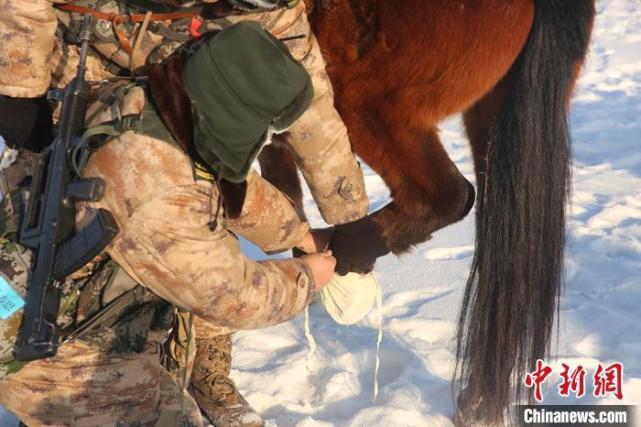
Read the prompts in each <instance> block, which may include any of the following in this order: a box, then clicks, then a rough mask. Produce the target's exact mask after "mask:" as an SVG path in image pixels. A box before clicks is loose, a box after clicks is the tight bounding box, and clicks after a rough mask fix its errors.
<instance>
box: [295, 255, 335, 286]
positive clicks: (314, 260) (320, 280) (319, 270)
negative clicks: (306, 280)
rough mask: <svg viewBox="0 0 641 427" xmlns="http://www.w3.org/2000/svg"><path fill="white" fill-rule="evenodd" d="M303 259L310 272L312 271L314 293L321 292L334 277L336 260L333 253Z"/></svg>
mask: <svg viewBox="0 0 641 427" xmlns="http://www.w3.org/2000/svg"><path fill="white" fill-rule="evenodd" d="M301 259H302V260H303V261H304V262H305V263H306V264H307V266H308V267H309V268H310V270H312V275H313V276H314V283H315V286H314V291H316V292H318V291H320V290H321V289H323V287H325V285H327V283H329V281H330V280H331V278H332V276H333V275H334V267H336V258H334V257H333V256H332V251H326V252H321V253H317V254H308V255H303V256H302V257H301Z"/></svg>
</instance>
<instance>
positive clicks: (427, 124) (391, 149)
mask: <svg viewBox="0 0 641 427" xmlns="http://www.w3.org/2000/svg"><path fill="white" fill-rule="evenodd" d="M533 15H534V9H533V5H532V3H531V1H529V0H520V1H510V2H505V1H497V0H479V1H464V2H456V1H450V0H439V1H431V2H428V3H426V2H425V1H422V0H410V1H401V2H390V1H385V0H380V1H378V0H369V1H333V2H327V4H326V6H325V7H324V8H323V9H321V11H320V12H318V13H314V14H312V24H313V27H314V30H315V33H316V34H317V35H318V38H319V42H320V44H321V47H322V49H323V54H324V56H325V57H326V59H327V61H328V72H329V74H330V77H331V79H332V83H333V84H334V88H335V93H336V98H335V99H336V107H337V109H338V110H339V112H340V114H341V117H343V120H344V121H345V123H346V124H347V129H348V132H349V135H350V139H351V141H352V146H353V148H354V151H355V152H356V153H357V154H358V155H359V156H360V157H361V158H362V159H363V160H364V161H365V162H366V163H367V164H369V165H370V166H371V167H372V168H373V169H374V170H375V171H376V172H378V173H379V174H380V175H381V177H382V178H383V180H384V181H385V182H386V183H387V185H388V186H389V188H390V191H391V195H392V198H393V203H392V204H391V205H389V206H388V207H386V208H385V209H383V210H382V211H380V212H379V213H377V214H376V218H377V222H378V223H379V224H380V225H381V226H382V229H383V230H384V233H385V234H386V240H387V241H388V242H389V243H390V244H391V245H392V249H393V250H394V252H396V253H400V252H403V251H405V250H407V249H408V248H409V247H410V246H411V245H413V244H417V243H421V242H424V241H425V240H426V239H427V238H428V237H429V236H430V235H431V233H432V232H434V231H435V230H437V229H439V228H442V227H444V226H446V225H449V224H451V223H452V222H455V221H457V220H459V219H461V218H462V217H463V216H465V214H466V213H467V211H469V209H470V208H471V201H472V200H473V189H472V187H470V186H469V185H468V183H467V181H466V180H465V178H463V176H462V175H461V174H460V172H459V171H458V169H457V168H456V166H455V165H454V164H453V163H452V162H451V160H450V159H449V156H448V155H447V153H446V152H445V150H444V149H443V147H442V145H441V142H440V140H439V137H438V131H437V127H436V125H437V123H438V122H440V121H441V120H443V119H444V118H446V117H447V116H450V115H452V114H454V113H457V112H461V111H465V110H467V109H468V108H469V107H470V106H471V105H472V104H474V103H475V102H476V101H477V100H479V99H480V98H481V97H483V96H484V95H486V94H487V93H488V92H489V91H490V90H491V89H492V88H494V87H495V86H496V84H497V82H498V81H499V80H500V79H501V78H502V77H503V76H504V75H505V74H506V72H507V71H508V69H509V68H510V66H511V65H512V64H513V63H514V61H515V59H516V58H517V56H518V55H519V52H520V51H521V49H522V47H523V45H524V44H525V41H526V40H527V37H528V34H529V30H530V27H531V23H532V19H533ZM480 17H484V19H480ZM347 28H349V29H350V31H349V33H348V34H345V35H343V34H344V33H345V31H346V30H345V29H347ZM352 28H355V29H356V31H352V30H351V29H352ZM485 139H486V138H485V136H483V137H482V138H481V139H480V141H471V142H472V144H473V145H481V146H482V145H484V142H485ZM479 150H483V148H482V147H479ZM408 165H412V167H411V168H408V167H407V166H408Z"/></svg>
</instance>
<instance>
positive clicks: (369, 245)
mask: <svg viewBox="0 0 641 427" xmlns="http://www.w3.org/2000/svg"><path fill="white" fill-rule="evenodd" d="M329 249H331V251H332V255H334V257H336V272H337V273H338V274H340V275H341V276H344V275H346V274H347V273H349V272H350V271H352V272H354V273H359V274H365V273H369V272H370V271H372V269H373V268H374V264H375V263H376V259H377V258H378V257H381V256H383V255H386V254H388V253H389V252H390V249H389V248H388V246H387V244H386V243H385V240H383V236H382V233H381V230H380V228H379V226H378V225H377V224H376V223H375V222H374V221H373V220H372V218H371V217H370V216H366V217H364V218H361V219H359V220H357V221H354V222H350V223H347V224H341V225H337V226H336V227H335V229H334V235H333V236H332V239H331V240H330V242H329Z"/></svg>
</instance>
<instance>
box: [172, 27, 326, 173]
mask: <svg viewBox="0 0 641 427" xmlns="http://www.w3.org/2000/svg"><path fill="white" fill-rule="evenodd" d="M182 76H183V82H184V84H185V89H186V92H187V95H188V96H189V98H190V100H191V104H192V108H193V112H194V127H195V131H194V145H195V148H196V150H197V151H198V154H199V155H200V156H201V157H202V159H203V160H204V161H205V162H206V163H207V165H208V166H209V167H211V168H212V169H213V170H214V171H215V172H217V173H218V174H219V176H222V177H224V178H225V179H226V180H228V181H231V182H242V181H244V180H245V178H246V177H247V173H248V171H249V168H250V167H251V164H252V162H253V161H254V159H255V158H256V156H257V155H258V153H259V152H260V150H261V148H262V147H263V145H264V144H265V142H266V141H267V140H268V138H269V137H270V135H271V134H272V133H279V132H283V131H285V130H286V129H287V128H289V127H290V126H291V125H292V124H293V123H294V122H295V121H296V120H297V119H298V118H299V117H300V116H301V115H302V114H303V112H305V110H306V109H307V108H308V107H309V105H310V104H311V101H312V98H313V95H314V92H313V88H312V82H311V79H310V77H309V74H308V73H307V71H306V70H305V68H304V67H303V66H302V65H301V64H300V63H299V62H298V61H296V60H295V59H294V58H293V57H292V56H291V54H290V53H289V50H288V49H287V47H285V45H284V44H283V43H282V42H281V41H279V40H278V39H276V38H274V37H273V36H272V35H271V34H269V33H268V32H267V31H265V30H263V29H262V28H261V26H260V24H258V23H256V22H241V23H238V24H236V25H234V26H232V27H229V28H228V29H226V30H223V31H221V32H220V33H219V34H217V35H216V36H215V37H213V38H211V39H210V40H208V41H207V43H205V44H204V45H203V46H202V47H200V48H199V49H198V50H197V51H196V52H195V53H194V54H193V55H192V56H191V57H189V58H188V59H187V60H186V62H185V66H184V68H183V74H182Z"/></svg>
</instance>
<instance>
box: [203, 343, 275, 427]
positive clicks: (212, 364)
mask: <svg viewBox="0 0 641 427" xmlns="http://www.w3.org/2000/svg"><path fill="white" fill-rule="evenodd" d="M230 368H231V335H219V336H216V337H212V338H209V337H207V338H197V339H196V358H195V359H194V368H193V371H192V375H191V387H192V394H193V396H194V398H195V399H196V402H197V403H198V406H200V409H201V410H202V411H203V412H204V413H205V415H206V416H207V417H208V418H209V419H210V420H211V422H212V423H213V424H214V426H216V427H261V426H262V425H263V421H262V420H261V418H260V416H259V415H258V414H257V413H256V411H254V409H253V408H252V407H251V406H250V405H249V403H247V401H246V400H245V398H243V396H241V395H240V393H239V392H238V389H237V388H236V385H235V384H234V382H233V381H232V380H231V378H229V371H230Z"/></svg>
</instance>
